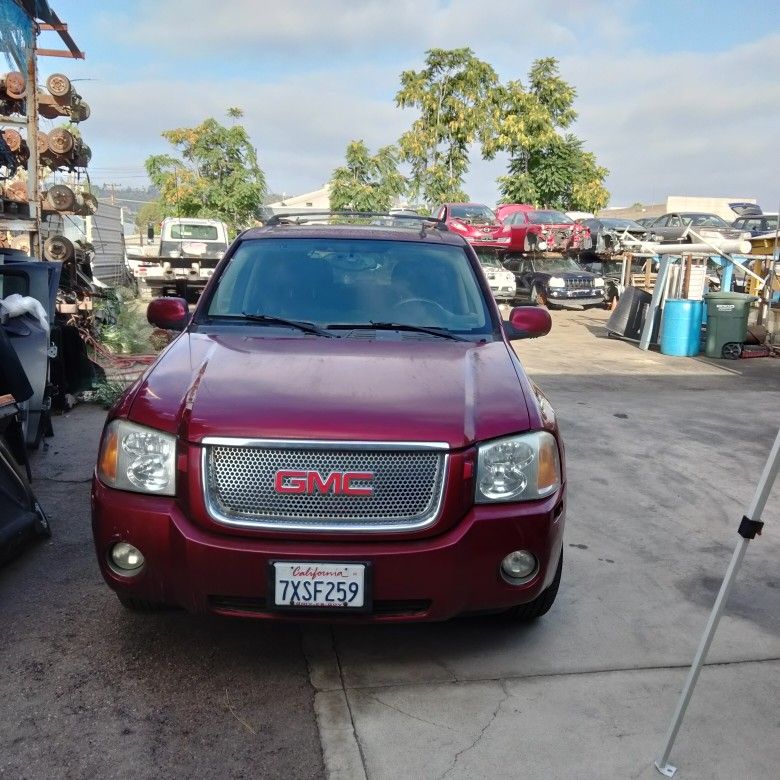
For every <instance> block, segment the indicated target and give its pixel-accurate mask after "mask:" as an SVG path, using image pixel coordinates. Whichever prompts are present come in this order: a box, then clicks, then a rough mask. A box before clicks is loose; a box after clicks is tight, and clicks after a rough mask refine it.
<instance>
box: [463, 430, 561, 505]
mask: <svg viewBox="0 0 780 780" xmlns="http://www.w3.org/2000/svg"><path fill="white" fill-rule="evenodd" d="M560 484H561V462H560V458H559V456H558V444H557V443H556V441H555V437H554V436H553V435H552V434H551V433H548V432H547V431H538V432H536V433H525V434H522V435H519V436H509V437H507V438H505V439H497V440H496V441H492V442H488V443H487V444H483V445H481V446H480V448H479V454H478V458H477V485H476V493H475V496H474V500H475V501H476V503H478V504H489V503H495V502H499V501H533V500H534V499H538V498H545V497H546V496H549V495H550V494H552V493H554V492H555V491H556V490H557V489H558V488H559V487H560Z"/></svg>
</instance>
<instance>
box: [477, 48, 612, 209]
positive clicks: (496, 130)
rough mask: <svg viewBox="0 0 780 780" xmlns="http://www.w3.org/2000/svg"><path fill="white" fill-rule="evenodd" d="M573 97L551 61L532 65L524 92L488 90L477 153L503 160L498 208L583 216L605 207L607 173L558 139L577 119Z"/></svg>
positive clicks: (519, 87)
mask: <svg viewBox="0 0 780 780" xmlns="http://www.w3.org/2000/svg"><path fill="white" fill-rule="evenodd" d="M575 97H576V91H575V89H574V87H572V86H571V85H570V84H568V83H566V82H565V81H564V80H563V79H562V78H561V77H560V76H559V74H558V62H557V60H556V59H555V58H553V57H545V58H543V59H539V60H536V61H535V62H534V63H533V65H532V66H531V69H530V71H529V73H528V86H527V87H526V86H524V85H523V83H522V82H520V81H510V82H508V83H507V84H506V85H499V86H498V87H497V88H496V89H495V90H494V92H493V98H492V101H491V108H490V113H489V116H488V130H487V132H486V133H485V136H486V140H485V142H484V143H483V145H482V152H483V155H484V157H485V158H487V159H492V158H493V157H494V156H495V155H496V153H497V152H499V151H503V152H507V153H508V154H509V163H508V172H507V175H506V176H501V177H500V178H499V179H498V186H499V191H500V193H501V200H502V202H504V203H523V202H530V203H534V204H537V205H545V206H550V207H553V208H560V209H577V210H583V211H596V210H598V209H600V208H603V207H604V206H605V205H606V204H607V202H608V200H609V192H608V191H607V190H606V189H605V188H604V184H603V182H604V179H605V178H606V176H607V175H608V173H609V171H607V169H606V168H604V167H602V166H599V165H598V164H597V163H596V158H595V155H593V154H592V153H591V152H586V151H584V149H583V148H582V142H581V141H580V140H579V139H578V138H577V137H576V136H575V135H573V134H572V133H566V134H563V135H562V131H564V130H566V129H567V128H568V127H570V126H571V124H572V123H573V122H574V121H575V119H576V118H577V112H576V111H575V110H574V99H575Z"/></svg>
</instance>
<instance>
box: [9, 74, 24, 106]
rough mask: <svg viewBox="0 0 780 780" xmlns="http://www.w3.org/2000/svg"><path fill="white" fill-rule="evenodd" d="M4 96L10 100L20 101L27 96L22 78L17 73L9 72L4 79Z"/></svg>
mask: <svg viewBox="0 0 780 780" xmlns="http://www.w3.org/2000/svg"><path fill="white" fill-rule="evenodd" d="M5 94H6V95H8V97H9V98H11V100H21V99H22V98H23V97H24V96H25V95H26V94H27V84H26V82H25V78H24V76H23V75H22V74H21V73H19V72H18V71H11V72H10V73H7V74H6V77H5Z"/></svg>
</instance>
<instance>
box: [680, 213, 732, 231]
mask: <svg viewBox="0 0 780 780" xmlns="http://www.w3.org/2000/svg"><path fill="white" fill-rule="evenodd" d="M682 218H683V221H684V222H685V224H686V225H689V224H690V225H699V226H703V227H719V228H726V227H730V226H729V223H728V222H726V220H724V219H721V218H720V217H719V216H718V215H717V214H683V215H682Z"/></svg>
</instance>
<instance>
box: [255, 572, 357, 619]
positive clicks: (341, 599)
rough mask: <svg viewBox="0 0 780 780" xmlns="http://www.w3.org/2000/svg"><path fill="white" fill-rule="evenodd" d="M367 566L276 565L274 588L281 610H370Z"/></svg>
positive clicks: (273, 579)
mask: <svg viewBox="0 0 780 780" xmlns="http://www.w3.org/2000/svg"><path fill="white" fill-rule="evenodd" d="M366 568H367V567H366V564H365V563H323V562H318V563H311V562H307V561H274V562H273V563H272V564H271V570H272V571H271V583H270V584H271V585H272V588H273V594H274V606H275V607H278V608H280V609H296V608H297V609H300V608H304V609H305V608H308V609H355V610H359V609H362V610H365V609H367V608H368V606H369V598H368V594H367V583H366V580H367V577H366Z"/></svg>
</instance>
